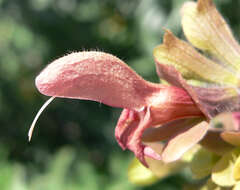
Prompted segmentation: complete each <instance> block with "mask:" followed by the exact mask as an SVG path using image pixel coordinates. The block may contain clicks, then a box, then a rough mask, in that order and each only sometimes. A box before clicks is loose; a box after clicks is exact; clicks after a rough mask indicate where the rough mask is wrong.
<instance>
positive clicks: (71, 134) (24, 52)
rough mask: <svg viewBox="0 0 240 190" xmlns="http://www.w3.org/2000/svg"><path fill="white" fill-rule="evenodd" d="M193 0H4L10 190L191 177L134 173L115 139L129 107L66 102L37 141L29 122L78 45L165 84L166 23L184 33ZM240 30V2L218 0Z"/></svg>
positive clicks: (118, 185) (4, 141)
mask: <svg viewBox="0 0 240 190" xmlns="http://www.w3.org/2000/svg"><path fill="white" fill-rule="evenodd" d="M184 1H185V0H129V1H128V0H0V189H1V190H43V189H44V190H78V189H81V190H84V189H86V190H105V189H106V190H123V189H124V190H125V189H126V190H128V189H129V190H135V189H144V190H148V189H152V190H157V189H159V190H160V189H161V190H170V189H182V188H183V186H184V184H185V183H188V182H191V180H190V179H189V176H188V175H187V174H186V173H181V174H177V175H175V176H171V177H168V178H166V179H164V180H161V181H159V182H158V183H157V184H155V185H153V186H149V187H137V186H134V185H132V184H130V183H129V182H128V180H127V167H128V164H129V162H130V160H131V159H132V158H133V154H132V153H129V152H128V151H125V152H123V151H122V150H121V149H120V147H119V146H118V145H117V143H116V141H115V139H114V127H115V125H116V122H117V119H118V116H119V114H120V111H121V110H120V109H112V108H110V107H107V106H105V105H102V104H99V103H95V102H89V101H80V100H70V99H56V100H55V101H54V102H53V103H51V104H50V106H49V107H48V108H47V109H46V110H45V112H44V113H43V114H42V115H41V117H40V119H39V121H38V123H37V126H36V129H35V132H34V134H33V139H32V141H31V143H28V141H27V132H28V129H29V126H30V124H31V122H32V120H33V118H34V116H35V114H36V113H37V111H38V109H39V108H40V107H41V105H42V104H43V103H44V102H45V101H46V99H47V97H45V96H43V95H41V94H40V93H39V92H38V91H37V90H36V88H35V86H34V78H35V77H36V76H37V74H38V73H39V72H40V71H41V70H42V69H43V68H44V67H45V66H46V65H47V64H48V63H50V62H51V61H53V60H54V59H56V58H59V57H61V56H63V55H65V54H67V53H69V52H72V51H82V50H100V51H105V52H108V53H111V54H114V55H116V56H118V57H119V58H121V59H122V60H124V61H125V62H126V63H128V64H129V65H130V66H131V67H132V68H134V69H135V70H136V71H137V72H138V73H139V74H140V75H142V76H143V77H144V78H145V79H147V80H151V81H154V82H158V81H159V79H158V78H157V75H156V73H155V67H154V61H153V58H152V50H153V48H154V47H155V46H156V45H158V44H159V43H161V38H162V34H163V28H164V27H165V28H168V29H170V30H172V31H173V32H174V33H175V34H176V35H178V36H179V37H182V38H183V34H182V30H181V26H180V14H179V11H180V7H181V5H182V3H183V2H184ZM215 3H216V4H217V7H218V9H219V10H220V11H221V13H222V14H223V15H224V17H225V18H226V20H227V22H228V23H229V24H230V25H231V27H232V28H233V30H234V34H235V36H236V37H237V38H238V39H239V36H240V20H239V18H240V12H239V9H240V1H238V0H235V1H230V0H216V1H215Z"/></svg>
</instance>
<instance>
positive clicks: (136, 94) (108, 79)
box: [35, 51, 160, 109]
mask: <svg viewBox="0 0 240 190" xmlns="http://www.w3.org/2000/svg"><path fill="white" fill-rule="evenodd" d="M35 83H36V86H37V88H38V90H39V91H40V92H41V93H42V94H45V95H47V96H55V97H64V98H76V99H86V100H93V101H98V102H101V103H104V104H107V105H110V106H113V107H122V108H131V109H141V108H142V107H143V106H145V105H146V104H147V97H149V96H151V95H152V94H154V93H156V92H158V91H159V90H160V86H159V85H157V84H156V85H155V84H152V83H150V82H147V81H145V80H143V79H142V78H141V77H140V76H139V75H137V74H136V73H135V72H134V71H133V70H132V69H131V68H130V67H128V66H127V65H126V64H125V63H124V62H123V61H121V60H120V59H118V58H117V57H115V56H113V55H110V54H107V53H103V52H94V51H90V52H78V53H71V54H69V55H67V56H64V57H62V58H59V59H57V60H55V61H54V62H52V63H51V64H49V65H48V66H47V67H46V68H45V69H44V70H43V71H42V72H41V73H40V74H39V75H38V76H37V78H36V81H35Z"/></svg>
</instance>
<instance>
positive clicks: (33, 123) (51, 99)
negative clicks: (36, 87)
mask: <svg viewBox="0 0 240 190" xmlns="http://www.w3.org/2000/svg"><path fill="white" fill-rule="evenodd" d="M54 98H55V96H53V97H51V98H49V99H48V100H47V101H46V102H45V103H44V104H43V106H42V107H41V108H40V110H39V111H38V113H37V115H36V116H35V118H34V120H33V122H32V125H31V127H30V129H29V131H28V141H31V138H32V133H33V130H34V127H35V124H36V122H37V120H38V118H39V116H40V115H41V113H42V112H43V110H44V109H45V108H46V107H47V106H48V104H50V103H51V102H52V101H53V100H54Z"/></svg>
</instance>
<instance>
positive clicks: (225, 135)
mask: <svg viewBox="0 0 240 190" xmlns="http://www.w3.org/2000/svg"><path fill="white" fill-rule="evenodd" d="M221 137H222V139H223V140H225V141H226V142H228V143H229V144H231V145H233V146H240V131H238V132H236V131H223V132H222V133H221Z"/></svg>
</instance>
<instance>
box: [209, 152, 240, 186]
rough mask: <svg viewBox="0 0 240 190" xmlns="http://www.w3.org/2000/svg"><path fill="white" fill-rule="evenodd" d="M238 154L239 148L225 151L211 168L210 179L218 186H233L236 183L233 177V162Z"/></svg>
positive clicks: (239, 153)
mask: <svg viewBox="0 0 240 190" xmlns="http://www.w3.org/2000/svg"><path fill="white" fill-rule="evenodd" d="M239 155H240V150H239V149H234V150H233V151H230V152H228V153H226V154H225V155H224V156H223V157H222V158H221V159H220V160H219V161H218V162H217V164H216V165H215V166H214V168H213V170H212V180H213V182H214V183H216V184H217V185H220V186H233V185H235V184H236V180H235V179H234V175H233V174H234V172H233V171H234V166H235V162H236V160H237V158H238V156H239Z"/></svg>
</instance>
